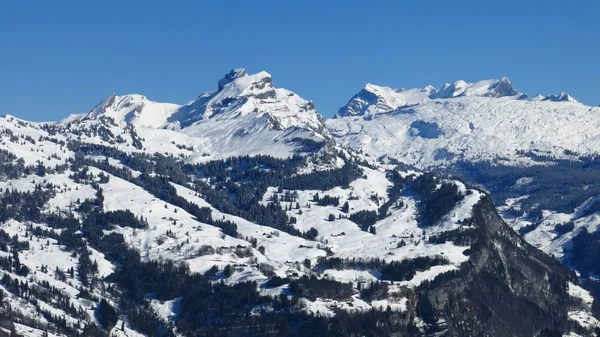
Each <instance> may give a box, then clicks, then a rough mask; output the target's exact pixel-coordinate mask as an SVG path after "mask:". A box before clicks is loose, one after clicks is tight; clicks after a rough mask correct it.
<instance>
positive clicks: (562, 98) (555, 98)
mask: <svg viewBox="0 0 600 337" xmlns="http://www.w3.org/2000/svg"><path fill="white" fill-rule="evenodd" d="M542 101H552V102H571V103H579V102H578V101H577V100H576V99H575V98H573V96H571V95H569V94H567V93H566V92H561V93H560V94H550V95H548V96H546V97H544V98H543V99H542Z"/></svg>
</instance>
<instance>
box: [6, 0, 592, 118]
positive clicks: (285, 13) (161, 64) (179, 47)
mask: <svg viewBox="0 0 600 337" xmlns="http://www.w3.org/2000/svg"><path fill="white" fill-rule="evenodd" d="M599 12H600V1H596V0H594V1H572V2H564V1H552V0H550V1H543V2H542V1H353V0H348V1H311V0H307V1H294V2H293V1H211V2H208V1H185V0H181V1H170V2H166V1H61V0H56V1H11V2H9V1H3V2H1V3H0V32H1V33H0V99H1V100H0V114H6V113H9V114H13V115H16V116H18V117H21V118H25V119H31V120H38V121H40V120H56V119H59V118H62V117H64V116H66V115H68V114H70V113H80V112H87V111H89V110H90V109H91V108H92V107H93V106H94V105H95V104H96V103H97V102H98V101H100V100H101V99H102V98H103V97H105V96H107V95H108V94H110V93H112V92H116V93H118V94H125V93H141V94H144V95H146V96H147V97H148V98H150V99H152V100H156V101H167V102H174V103H184V102H187V101H189V100H191V99H193V98H194V97H196V96H197V95H198V94H200V93H201V92H204V91H210V90H213V89H215V88H216V85H217V80H218V78H220V77H221V76H222V75H223V74H225V73H226V72H227V71H228V70H229V69H231V68H235V67H244V68H246V69H247V70H248V71H249V72H258V71H260V70H266V71H268V72H269V73H271V74H272V75H273V81H274V83H275V85H276V86H278V87H284V88H287V89H290V90H293V91H295V92H297V93H298V94H300V95H301V96H303V97H305V98H307V99H312V100H313V101H315V105H316V107H317V109H318V110H319V111H320V112H321V113H323V114H324V115H325V116H327V117H329V116H331V115H333V114H334V113H335V111H337V109H338V108H339V107H340V106H342V105H343V104H345V103H346V102H347V100H348V99H349V98H350V97H351V96H352V95H353V94H355V93H356V92H358V91H359V90H360V89H361V88H362V86H363V85H364V84H365V83H366V82H371V83H375V84H379V85H388V86H392V87H405V88H411V87H423V86H425V85H427V84H432V85H434V86H436V87H439V86H441V85H442V84H443V83H444V82H452V81H455V80H457V79H464V80H467V81H476V80H480V79H487V78H499V77H502V76H507V77H508V78H510V79H511V81H512V82H513V84H514V86H515V87H516V88H517V89H519V90H520V91H522V92H526V93H528V94H536V93H543V94H548V93H555V92H560V91H566V92H569V93H570V94H571V95H573V96H574V97H575V98H577V99H578V100H580V101H582V102H584V103H586V104H590V105H597V104H598V103H600V85H599V83H598V81H599V80H600V57H599V52H600V38H599V36H600V20H598V19H597V15H598V13H599Z"/></svg>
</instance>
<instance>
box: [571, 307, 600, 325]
mask: <svg viewBox="0 0 600 337" xmlns="http://www.w3.org/2000/svg"><path fill="white" fill-rule="evenodd" d="M568 316H569V319H570V320H572V321H575V322H577V323H578V324H579V325H581V326H582V327H583V328H595V327H600V321H598V320H597V319H596V318H595V317H594V316H593V315H592V314H591V313H590V312H589V311H583V310H581V311H569V314H568Z"/></svg>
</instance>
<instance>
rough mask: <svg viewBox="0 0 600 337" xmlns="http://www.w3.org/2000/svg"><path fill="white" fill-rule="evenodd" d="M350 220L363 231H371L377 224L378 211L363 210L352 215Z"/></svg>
mask: <svg viewBox="0 0 600 337" xmlns="http://www.w3.org/2000/svg"><path fill="white" fill-rule="evenodd" d="M348 219H349V220H350V221H352V222H354V223H355V224H357V225H358V227H360V229H362V230H363V231H365V232H366V231H369V228H370V227H371V226H373V225H375V223H376V222H377V219H378V216H377V212H376V211H367V210H362V211H358V212H355V213H352V214H350V216H349V217H348Z"/></svg>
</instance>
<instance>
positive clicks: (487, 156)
mask: <svg viewBox="0 0 600 337" xmlns="http://www.w3.org/2000/svg"><path fill="white" fill-rule="evenodd" d="M596 110H597V109H591V108H590V107H587V106H584V105H581V104H576V103H569V102H560V103H556V102H548V101H533V100H519V99H515V98H514V97H500V98H497V97H480V96H465V97H455V98H452V99H432V100H428V101H425V102H423V103H421V104H418V105H415V106H409V107H404V108H399V109H397V110H394V111H391V112H386V113H383V112H382V113H378V114H376V115H373V116H371V117H370V118H362V117H344V118H335V119H330V120H328V121H327V122H326V125H327V127H328V128H329V131H330V132H331V134H332V135H333V137H334V139H335V140H336V141H338V142H339V143H340V144H341V145H343V146H347V147H349V148H351V149H354V150H355V151H358V152H363V153H368V154H369V155H370V156H374V157H381V156H387V157H390V158H394V159H396V160H398V161H400V162H403V163H406V164H409V165H415V166H416V167H419V168H427V167H432V166H439V165H448V164H451V163H454V162H456V161H458V160H471V161H487V160H491V161H494V160H496V161H497V162H498V163H504V164H509V165H528V164H531V163H532V160H531V159H530V158H527V157H526V156H524V155H521V154H519V151H525V152H528V151H539V152H540V153H546V154H548V155H551V156H554V157H556V158H570V156H569V155H567V154H565V150H570V151H573V152H575V153H578V154H581V155H586V154H597V153H599V152H600V119H598V118H595V117H594V116H596V115H597V111H596ZM415 126H417V131H419V129H418V127H420V126H427V127H428V128H430V129H432V130H436V132H434V133H431V132H430V133H426V134H423V133H421V132H415Z"/></svg>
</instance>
